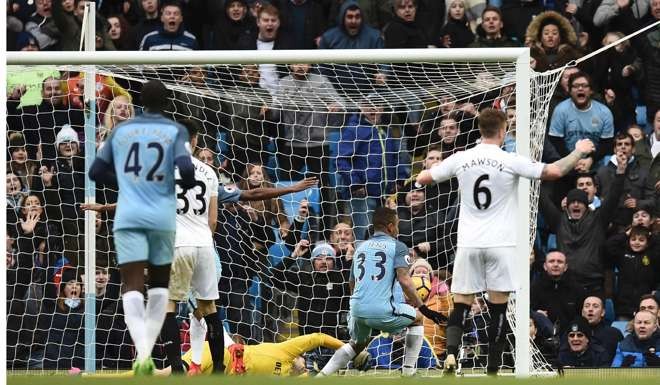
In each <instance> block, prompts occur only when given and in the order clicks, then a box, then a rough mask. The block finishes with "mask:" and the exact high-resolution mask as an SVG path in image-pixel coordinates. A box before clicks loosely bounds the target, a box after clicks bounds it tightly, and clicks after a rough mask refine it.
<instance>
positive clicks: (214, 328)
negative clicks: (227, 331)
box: [204, 313, 225, 374]
mask: <svg viewBox="0 0 660 385" xmlns="http://www.w3.org/2000/svg"><path fill="white" fill-rule="evenodd" d="M204 320H205V321H206V327H207V328H208V331H207V337H208V340H209V348H210V349H211V358H212V359H213V372H214V373H220V374H222V373H224V372H225V364H224V359H225V340H224V329H223V327H222V322H220V318H218V313H213V314H208V315H205V316H204Z"/></svg>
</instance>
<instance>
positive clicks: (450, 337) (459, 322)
mask: <svg viewBox="0 0 660 385" xmlns="http://www.w3.org/2000/svg"><path fill="white" fill-rule="evenodd" d="M469 311H470V305H466V304H464V303H458V302H457V303H455V304H454V310H453V311H452V312H451V314H450V315H449V321H448V322H447V354H453V355H454V356H455V357H457V356H458V347H459V345H460V344H461V337H462V336H463V323H464V322H465V318H466V317H467V315H468V312H469Z"/></svg>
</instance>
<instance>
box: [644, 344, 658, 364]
mask: <svg viewBox="0 0 660 385" xmlns="http://www.w3.org/2000/svg"><path fill="white" fill-rule="evenodd" d="M644 359H645V360H646V366H649V367H652V368H659V367H660V357H658V356H657V355H656V353H655V349H654V348H649V350H647V351H646V352H644Z"/></svg>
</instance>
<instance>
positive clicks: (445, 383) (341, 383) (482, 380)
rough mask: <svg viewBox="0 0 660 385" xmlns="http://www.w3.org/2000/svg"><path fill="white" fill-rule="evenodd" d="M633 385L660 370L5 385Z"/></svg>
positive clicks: (31, 379) (653, 378)
mask: <svg viewBox="0 0 660 385" xmlns="http://www.w3.org/2000/svg"><path fill="white" fill-rule="evenodd" d="M633 381H634V385H651V384H653V385H658V384H660V370H657V369H641V370H640V369H637V370H635V369H629V370H626V369H623V370H621V369H619V370H608V369H604V370H603V369H601V370H578V371H569V372H567V373H566V375H565V376H562V377H550V378H530V379H516V378H514V377H511V376H500V377H497V378H490V377H455V376H444V377H438V376H435V377H424V376H417V377H414V378H401V377H399V376H397V375H394V374H391V375H382V376H381V375H362V376H334V377H328V378H321V379H317V378H304V377H303V378H301V377H297V378H293V377H260V376H243V377H234V376H232V377H230V376H222V377H221V376H201V377H193V378H188V377H184V376H178V377H95V376H76V377H72V376H67V375H60V374H52V375H43V374H42V375H9V376H8V377H7V384H9V385H60V384H62V385H112V384H119V385H123V384H126V385H132V384H135V385H181V384H186V385H187V384H190V385H269V384H286V385H309V384H319V385H356V384H368V385H387V384H411V385H412V384H415V385H417V384H419V385H431V384H434V385H436V384H439V385H486V384H497V385H506V384H517V385H519V384H524V385H527V384H536V385H578V384H579V385H582V384H585V385H586V384H597V385H621V384H626V383H631V382H633Z"/></svg>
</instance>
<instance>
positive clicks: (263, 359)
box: [95, 333, 344, 377]
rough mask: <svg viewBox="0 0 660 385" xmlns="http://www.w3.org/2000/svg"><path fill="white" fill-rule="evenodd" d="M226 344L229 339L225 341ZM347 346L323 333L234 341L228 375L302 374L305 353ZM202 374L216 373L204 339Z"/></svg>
mask: <svg viewBox="0 0 660 385" xmlns="http://www.w3.org/2000/svg"><path fill="white" fill-rule="evenodd" d="M225 343H226V342H225ZM343 345H344V343H343V342H341V341H340V340H338V339H336V338H334V337H331V336H329V335H327V334H323V333H312V334H307V335H304V336H299V337H296V338H292V339H290V340H288V341H285V342H279V343H263V344H259V345H242V344H237V343H233V344H231V345H227V346H228V348H226V349H225V355H224V364H225V374H228V375H242V374H250V375H252V374H257V375H274V376H300V375H306V374H307V369H306V367H305V359H304V358H303V357H302V355H303V354H304V353H305V352H308V351H311V350H314V349H316V348H319V347H324V348H328V349H333V350H337V349H339V348H340V347H342V346H343ZM181 361H183V365H184V367H185V368H186V369H187V368H188V367H190V364H191V362H192V352H191V351H190V350H188V352H186V353H185V354H184V355H183V356H182V357H181ZM201 367H202V373H204V374H209V375H210V374H212V373H213V359H212V358H211V349H210V348H209V344H208V342H204V350H203V352H202V362H201ZM171 372H172V369H171V368H170V367H169V366H167V367H165V368H164V369H156V370H155V371H154V375H156V376H169V375H170V374H171ZM95 376H100V377H116V376H119V377H132V376H133V371H132V370H131V371H128V372H124V373H121V374H119V375H117V374H114V375H112V374H106V375H103V374H101V375H95Z"/></svg>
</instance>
